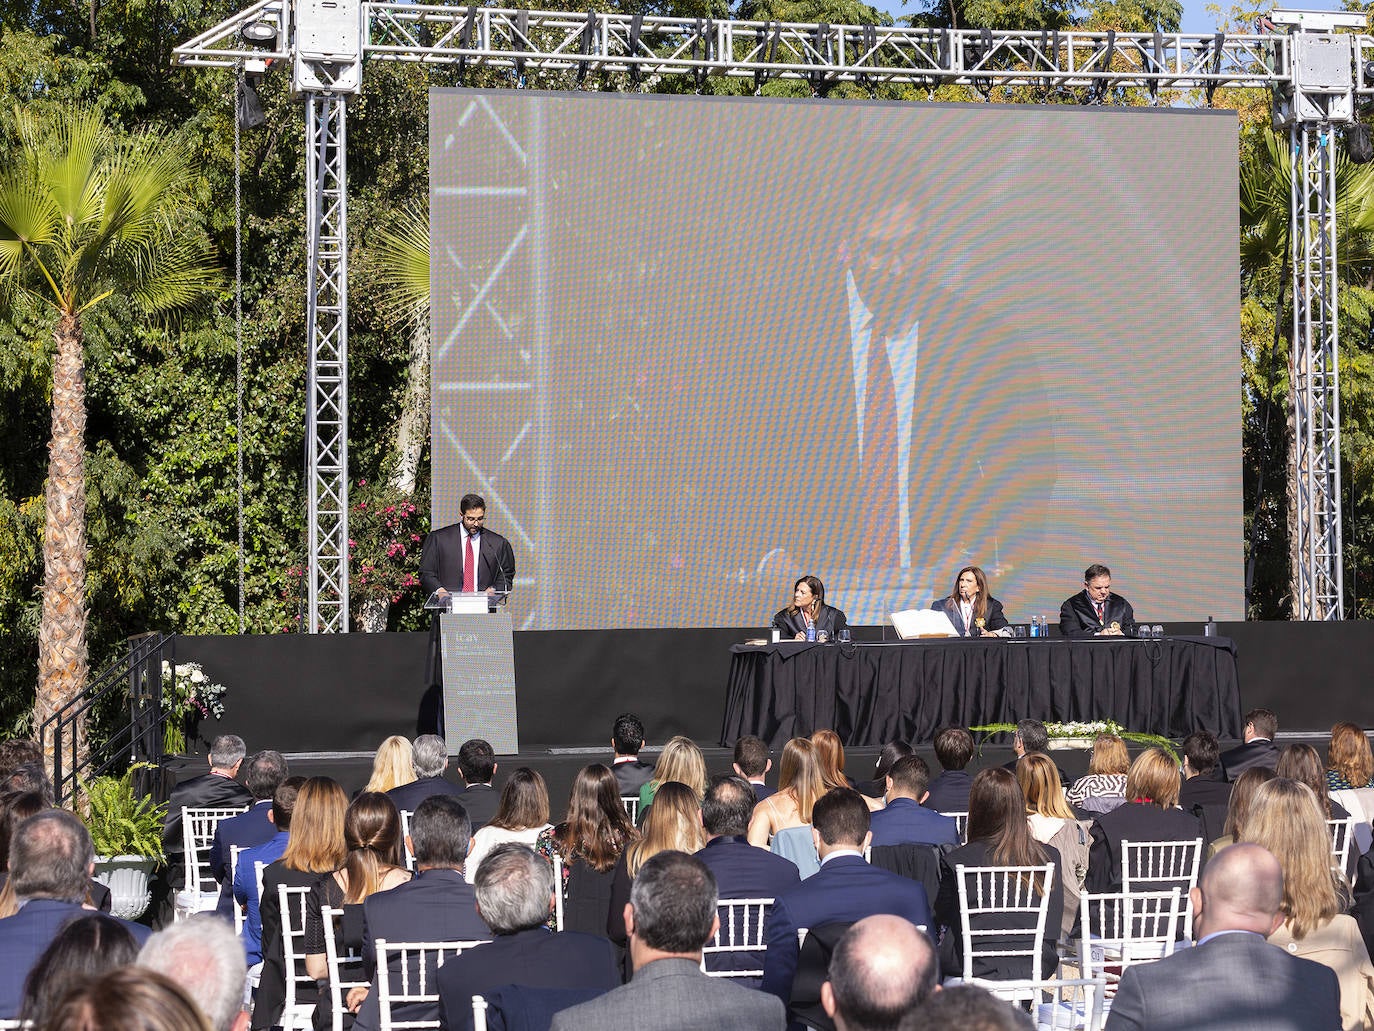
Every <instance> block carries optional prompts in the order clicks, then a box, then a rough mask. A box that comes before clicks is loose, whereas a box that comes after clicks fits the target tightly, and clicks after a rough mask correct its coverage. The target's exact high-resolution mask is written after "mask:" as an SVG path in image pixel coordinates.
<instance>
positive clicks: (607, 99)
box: [430, 90, 1243, 629]
mask: <svg viewBox="0 0 1374 1031" xmlns="http://www.w3.org/2000/svg"><path fill="white" fill-rule="evenodd" d="M430 134H431V137H430V144H431V151H430V153H431V221H432V248H433V250H432V286H433V305H432V311H433V316H432V318H433V334H434V341H433V342H434V365H433V426H432V436H433V489H434V522H435V525H436V526H440V525H445V524H447V523H451V522H455V521H457V519H458V515H459V513H458V501H459V498H460V496H461V495H463V494H464V493H466V492H468V491H475V492H477V493H479V494H482V495H483V496H484V497H485V498H486V501H487V526H488V528H490V529H492V530H495V531H497V532H499V533H502V534H504V535H505V536H507V537H509V538H510V539H511V541H512V543H513V545H514V548H515V553H516V559H517V565H518V567H519V569H518V577H517V581H516V589H515V593H514V597H513V599H512V606H513V608H514V611H515V615H516V618H517V625H520V626H526V627H540V628H545V627H547V628H570V629H571V628H587V627H672V626H745V627H748V626H759V627H762V626H764V625H766V624H767V623H768V621H769V619H770V618H771V616H772V614H773V612H775V611H776V610H777V609H779V608H781V607H782V606H783V605H784V604H786V603H787V601H788V600H789V598H790V593H791V584H792V582H793V581H794V580H795V579H796V577H797V576H799V575H801V574H806V573H814V574H815V575H817V576H819V577H820V578H821V579H822V580H823V581H824V583H825V585H826V592H827V600H828V601H830V602H832V603H833V604H835V605H837V606H838V607H840V608H842V609H844V610H845V611H846V612H847V614H848V616H849V620H850V622H851V623H859V624H875V623H879V622H882V621H884V620H885V617H886V615H887V614H888V613H890V612H892V611H894V610H898V609H904V608H910V607H915V606H922V605H925V604H926V603H927V602H929V601H930V599H931V598H933V597H936V596H940V595H945V594H948V593H949V592H950V591H951V589H952V587H953V584H954V579H955V574H956V572H957V571H958V569H959V568H960V567H961V566H963V565H966V564H977V565H979V566H981V567H982V568H983V569H984V570H986V572H987V574H988V576H989V579H990V582H991V590H992V593H993V594H994V595H995V596H997V597H998V598H1000V599H1001V600H1002V602H1003V604H1004V605H1005V607H1006V610H1007V613H1008V615H1009V617H1010V618H1011V619H1012V620H1013V621H1026V620H1029V618H1030V617H1031V616H1032V615H1048V616H1050V617H1052V618H1053V617H1054V616H1055V615H1056V613H1057V611H1058V606H1059V604H1060V602H1061V601H1063V599H1064V598H1066V597H1067V596H1069V595H1070V594H1072V593H1073V592H1074V591H1076V590H1078V589H1080V588H1081V586H1082V584H1081V581H1082V573H1083V569H1084V567H1085V566H1087V565H1088V564H1089V563H1093V562H1103V563H1106V564H1107V565H1109V566H1110V567H1111V569H1112V574H1113V579H1114V586H1115V589H1116V590H1117V591H1118V592H1119V593H1121V594H1124V595H1125V596H1126V597H1127V598H1128V599H1130V600H1131V602H1132V603H1133V604H1134V606H1135V609H1136V613H1137V615H1138V616H1139V617H1141V618H1144V619H1150V620H1160V621H1163V622H1168V621H1170V620H1185V619H1186V620H1197V619H1205V618H1207V617H1208V616H1215V617H1216V618H1218V619H1235V618H1241V616H1242V612H1243V590H1242V527H1241V459H1240V400H1241V395H1240V367H1239V363H1240V345H1239V319H1238V290H1239V286H1238V283H1239V277H1238V269H1237V260H1238V258H1237V255H1238V237H1237V232H1238V231H1237V215H1236V205H1237V200H1236V182H1237V165H1236V152H1237V147H1236V142H1237V123H1236V118H1235V116H1234V114H1233V113H1226V112H1197V111H1189V112H1181V111H1166V110H1145V109H1119V108H1070V107H1031V106H1006V107H1003V106H994V105H925V104H897V103H880V102H873V103H861V102H853V101H845V102H833V103H832V102H828V101H785V100H772V99H757V98H724V97H684V96H672V97H670V96H649V95H626V94H614V93H575V92H568V93H540V92H534V91H516V90H502V91H490V92H484V91H475V90H438V91H435V92H434V93H433V94H432V96H431V101H430Z"/></svg>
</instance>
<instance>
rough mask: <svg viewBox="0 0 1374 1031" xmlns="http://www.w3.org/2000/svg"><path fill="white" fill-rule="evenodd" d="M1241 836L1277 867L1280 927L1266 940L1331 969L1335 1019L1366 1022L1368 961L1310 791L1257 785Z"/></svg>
mask: <svg viewBox="0 0 1374 1031" xmlns="http://www.w3.org/2000/svg"><path fill="white" fill-rule="evenodd" d="M1241 840H1243V841H1252V842H1254V843H1255V844H1257V845H1263V846H1264V847H1265V848H1266V849H1268V850H1269V851H1270V852H1272V853H1273V854H1274V857H1275V858H1276V859H1278V861H1279V865H1280V866H1281V867H1283V905H1282V912H1283V916H1284V921H1283V924H1282V925H1281V926H1280V927H1279V929H1278V930H1277V931H1275V932H1274V933H1273V934H1271V935H1269V942H1270V944H1272V945H1275V946H1277V947H1279V948H1281V949H1285V950H1287V951H1288V952H1289V953H1290V954H1292V955H1295V956H1301V957H1303V958H1304V959H1310V960H1314V961H1316V962H1318V963H1321V964H1322V965H1323V966H1327V967H1330V968H1331V969H1332V970H1334V971H1335V972H1336V977H1337V978H1338V979H1339V981H1340V986H1341V1024H1342V1026H1343V1027H1346V1028H1363V1027H1370V1026H1374V963H1371V962H1370V959H1369V950H1368V949H1367V948H1366V947H1365V943H1364V939H1363V938H1361V936H1360V929H1359V926H1358V925H1357V924H1356V923H1355V920H1354V918H1353V917H1349V916H1346V915H1345V910H1346V908H1347V907H1348V906H1349V905H1350V892H1349V886H1348V885H1347V884H1346V880H1345V875H1344V874H1342V873H1340V872H1338V871H1336V870H1333V869H1332V867H1331V844H1330V839H1329V837H1328V836H1327V831H1326V822H1325V818H1324V817H1323V815H1322V812H1321V808H1320V806H1319V804H1318V802H1317V798H1316V795H1315V794H1314V793H1313V791H1312V789H1311V788H1310V787H1308V786H1307V785H1306V784H1302V783H1299V782H1298V781H1295V780H1289V779H1287V778H1284V777H1277V778H1275V779H1274V780H1271V781H1269V782H1268V783H1266V784H1262V785H1260V787H1259V789H1258V790H1256V792H1255V796H1254V798H1253V799H1252V801H1251V804H1250V815H1249V818H1248V819H1247V820H1246V823H1245V831H1244V836H1243V837H1242V839H1241Z"/></svg>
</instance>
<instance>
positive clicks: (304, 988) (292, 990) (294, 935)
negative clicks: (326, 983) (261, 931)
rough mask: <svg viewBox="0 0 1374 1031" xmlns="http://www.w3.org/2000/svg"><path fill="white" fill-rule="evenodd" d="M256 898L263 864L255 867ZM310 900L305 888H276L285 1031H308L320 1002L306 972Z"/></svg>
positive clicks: (282, 885) (283, 1024)
mask: <svg viewBox="0 0 1374 1031" xmlns="http://www.w3.org/2000/svg"><path fill="white" fill-rule="evenodd" d="M258 894H259V897H261V894H262V864H261V863H259V864H258ZM309 899H310V888H309V887H308V886H306V885H301V886H298V887H297V886H291V885H286V884H278V885H277V904H278V905H279V906H280V908H281V941H282V973H283V977H284V980H285V982H286V1005H285V1006H284V1007H283V1009H282V1014H281V1026H282V1027H283V1028H284V1029H285V1031H310V1029H311V1026H312V1024H313V1019H314V1015H315V1005H316V1003H318V1002H319V989H318V987H317V986H316V983H315V979H314V978H313V977H311V976H310V975H309V974H308V973H306V970H305V910H306V906H307V904H308V902H309Z"/></svg>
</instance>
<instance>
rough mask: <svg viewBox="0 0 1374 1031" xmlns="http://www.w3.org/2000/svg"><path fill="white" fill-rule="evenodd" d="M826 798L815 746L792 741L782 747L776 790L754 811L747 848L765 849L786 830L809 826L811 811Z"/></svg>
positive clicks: (807, 742) (800, 738)
mask: <svg viewBox="0 0 1374 1031" xmlns="http://www.w3.org/2000/svg"><path fill="white" fill-rule="evenodd" d="M823 794H825V786H824V784H823V783H822V782H821V766H820V760H819V758H818V757H817V755H816V746H815V745H813V744H812V743H811V741H810V740H809V739H807V738H804V737H794V738H793V739H792V740H791V741H789V742H787V744H786V745H784V746H783V750H782V760H781V761H780V762H779V764H778V790H777V792H776V793H775V794H772V795H770V796H769V797H768V798H765V799H764V800H763V801H761V802H759V804H758V805H756V806H755V807H754V813H753V815H752V816H751V817H750V819H749V834H748V836H749V844H751V845H758V846H760V847H761V848H767V847H768V843H769V842H770V841H771V840H772V839H773V835H774V834H776V833H777V832H778V831H780V830H782V829H784V828H786V827H804V826H809V825H810V823H811V807H812V806H813V805H815V803H816V799H818V798H820V797H821V795H823Z"/></svg>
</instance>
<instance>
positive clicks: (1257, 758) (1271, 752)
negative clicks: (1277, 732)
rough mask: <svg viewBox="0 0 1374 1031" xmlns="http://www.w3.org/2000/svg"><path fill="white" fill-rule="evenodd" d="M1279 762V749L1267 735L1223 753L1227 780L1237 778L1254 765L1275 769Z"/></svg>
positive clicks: (1223, 767) (1222, 762)
mask: <svg viewBox="0 0 1374 1031" xmlns="http://www.w3.org/2000/svg"><path fill="white" fill-rule="evenodd" d="M1278 764H1279V750H1278V747H1277V746H1276V745H1275V744H1274V742H1272V741H1270V740H1269V739H1268V738H1267V737H1257V738H1253V739H1252V740H1250V741H1247V742H1245V744H1243V745H1237V746H1236V747H1235V748H1232V749H1230V750H1228V751H1225V752H1222V753H1221V768H1222V771H1223V772H1224V773H1225V774H1226V779H1227V780H1232V781H1233V780H1235V779H1236V778H1237V777H1239V776H1240V775H1241V774H1242V773H1244V772H1245V771H1246V770H1248V769H1250V767H1252V766H1264V767H1267V768H1268V769H1271V770H1272V769H1274V768H1276V767H1277V766H1278Z"/></svg>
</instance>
